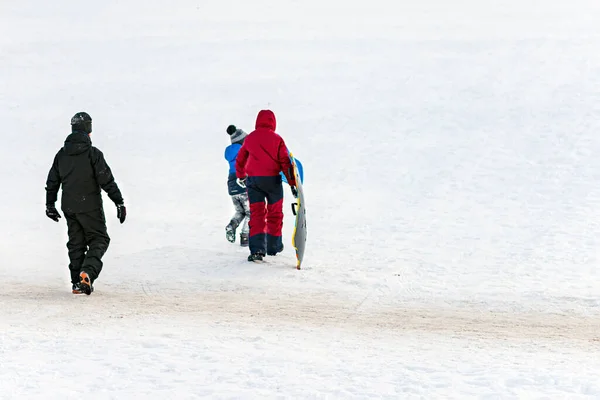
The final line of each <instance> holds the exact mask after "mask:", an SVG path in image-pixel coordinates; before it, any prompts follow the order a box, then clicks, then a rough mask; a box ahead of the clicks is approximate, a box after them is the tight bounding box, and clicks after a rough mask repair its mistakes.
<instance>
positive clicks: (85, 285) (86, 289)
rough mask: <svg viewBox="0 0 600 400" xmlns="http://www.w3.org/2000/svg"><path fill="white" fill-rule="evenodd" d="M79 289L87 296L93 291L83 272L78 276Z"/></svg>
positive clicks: (88, 277) (86, 274)
mask: <svg viewBox="0 0 600 400" xmlns="http://www.w3.org/2000/svg"><path fill="white" fill-rule="evenodd" d="M79 288H80V290H81V291H82V292H83V293H85V294H87V295H88V296H89V295H90V294H92V292H93V291H94V286H93V285H92V280H91V278H90V276H89V275H88V273H87V272H85V271H81V273H80V274H79Z"/></svg>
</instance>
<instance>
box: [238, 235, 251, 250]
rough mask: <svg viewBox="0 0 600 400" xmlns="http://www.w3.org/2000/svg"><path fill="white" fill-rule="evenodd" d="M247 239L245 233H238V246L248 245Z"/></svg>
mask: <svg viewBox="0 0 600 400" xmlns="http://www.w3.org/2000/svg"><path fill="white" fill-rule="evenodd" d="M249 243H250V242H249V239H248V234H247V233H243V232H242V233H240V246H242V247H248V244H249Z"/></svg>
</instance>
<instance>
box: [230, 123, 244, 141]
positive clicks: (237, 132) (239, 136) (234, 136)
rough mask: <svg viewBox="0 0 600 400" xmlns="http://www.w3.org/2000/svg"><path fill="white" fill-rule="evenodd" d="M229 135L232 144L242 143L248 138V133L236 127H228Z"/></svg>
mask: <svg viewBox="0 0 600 400" xmlns="http://www.w3.org/2000/svg"><path fill="white" fill-rule="evenodd" d="M227 134H228V135H229V136H230V137H231V144H233V143H238V142H241V141H242V140H244V139H245V138H246V136H248V134H247V133H246V132H244V131H243V130H242V129H238V128H236V126H235V125H229V126H228V127H227Z"/></svg>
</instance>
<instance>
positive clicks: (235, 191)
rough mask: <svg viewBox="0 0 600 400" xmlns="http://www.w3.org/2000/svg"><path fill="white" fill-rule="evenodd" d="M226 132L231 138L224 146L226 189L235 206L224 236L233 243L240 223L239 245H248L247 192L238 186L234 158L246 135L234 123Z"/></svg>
mask: <svg viewBox="0 0 600 400" xmlns="http://www.w3.org/2000/svg"><path fill="white" fill-rule="evenodd" d="M227 134H228V135H229V137H230V139H231V144H230V145H229V146H227V147H226V148H225V159H226V160H227V161H228V162H229V175H228V177H227V189H228V192H229V195H230V196H231V201H232V202H233V206H234V207H235V214H234V215H233V217H232V218H231V221H229V224H227V226H226V227H225V237H226V238H227V240H229V241H230V242H231V243H235V233H236V230H237V228H238V227H239V226H240V225H242V231H241V232H240V245H241V246H244V247H246V246H248V231H249V229H248V221H249V220H250V206H249V204H248V193H247V192H246V187H245V186H240V184H239V183H238V181H237V177H236V175H235V160H236V158H237V155H238V152H239V151H240V149H241V148H242V144H244V139H245V138H246V136H247V135H248V134H247V133H246V132H244V131H243V130H242V129H238V128H237V127H236V126H235V125H229V126H228V127H227Z"/></svg>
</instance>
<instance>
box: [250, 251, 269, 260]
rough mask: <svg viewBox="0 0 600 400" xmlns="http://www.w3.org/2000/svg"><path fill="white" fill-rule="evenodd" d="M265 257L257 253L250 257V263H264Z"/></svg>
mask: <svg viewBox="0 0 600 400" xmlns="http://www.w3.org/2000/svg"><path fill="white" fill-rule="evenodd" d="M264 256H265V255H264V254H263V253H261V252H259V251H258V252H256V253H253V254H250V255H249V256H248V261H262V260H263V257H264Z"/></svg>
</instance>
